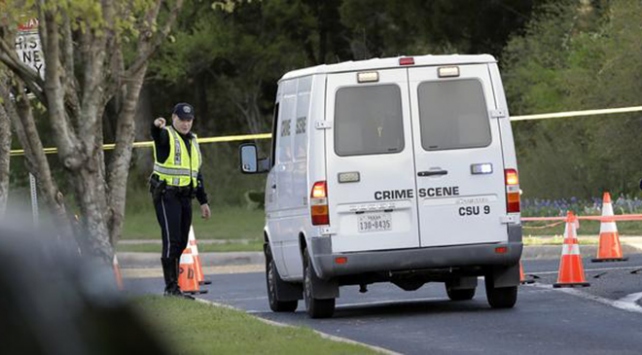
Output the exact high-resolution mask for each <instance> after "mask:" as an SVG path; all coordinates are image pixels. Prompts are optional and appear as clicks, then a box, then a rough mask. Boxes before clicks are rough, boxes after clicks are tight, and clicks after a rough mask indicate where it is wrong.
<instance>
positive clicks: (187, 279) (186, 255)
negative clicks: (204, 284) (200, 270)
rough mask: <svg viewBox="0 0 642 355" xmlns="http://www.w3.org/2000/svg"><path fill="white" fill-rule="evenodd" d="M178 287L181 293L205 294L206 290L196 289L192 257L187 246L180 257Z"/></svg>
mask: <svg viewBox="0 0 642 355" xmlns="http://www.w3.org/2000/svg"><path fill="white" fill-rule="evenodd" d="M178 287H180V289H181V291H183V293H191V294H196V293H207V290H200V289H199V287H198V281H197V280H196V271H195V268H194V257H193V256H192V250H191V249H190V247H189V246H188V247H187V248H185V250H183V254H182V255H181V260H180V265H179V268H178Z"/></svg>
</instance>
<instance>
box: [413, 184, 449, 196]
mask: <svg viewBox="0 0 642 355" xmlns="http://www.w3.org/2000/svg"><path fill="white" fill-rule="evenodd" d="M442 196H459V186H445V187H429V188H420V189H419V197H442Z"/></svg>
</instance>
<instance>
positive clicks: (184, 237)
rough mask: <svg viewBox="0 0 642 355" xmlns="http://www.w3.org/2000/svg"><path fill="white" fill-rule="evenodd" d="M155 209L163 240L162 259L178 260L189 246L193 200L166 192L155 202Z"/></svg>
mask: <svg viewBox="0 0 642 355" xmlns="http://www.w3.org/2000/svg"><path fill="white" fill-rule="evenodd" d="M154 207H155V208H156V218H157V219H158V223H159V224H160V227H161V231H162V238H163V252H162V254H161V258H164V259H178V258H180V256H181V254H182V253H183V250H184V249H185V247H186V246H187V241H188V237H189V229H190V226H191V225H192V199H191V198H190V197H189V196H179V195H177V194H176V193H173V192H172V191H166V192H165V193H164V194H163V195H162V196H161V197H160V198H159V199H158V200H156V201H154Z"/></svg>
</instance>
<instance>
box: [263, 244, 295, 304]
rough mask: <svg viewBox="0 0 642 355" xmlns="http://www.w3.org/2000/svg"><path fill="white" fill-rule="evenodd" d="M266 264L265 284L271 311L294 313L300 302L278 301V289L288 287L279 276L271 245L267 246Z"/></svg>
mask: <svg viewBox="0 0 642 355" xmlns="http://www.w3.org/2000/svg"><path fill="white" fill-rule="evenodd" d="M265 264H266V265H265V282H266V284H267V294H268V303H269V304H270V309H271V310H272V311H273V312H294V311H295V310H296V308H297V306H298V304H299V301H297V300H294V301H279V299H278V296H277V289H279V288H280V287H281V288H282V287H287V285H285V281H283V279H281V275H279V271H278V270H277V269H276V264H275V263H274V259H273V258H272V251H271V250H270V245H269V244H267V245H266V246H265Z"/></svg>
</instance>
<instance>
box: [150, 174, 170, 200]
mask: <svg viewBox="0 0 642 355" xmlns="http://www.w3.org/2000/svg"><path fill="white" fill-rule="evenodd" d="M166 186H167V181H164V180H163V181H160V180H159V179H158V177H155V176H153V177H152V178H151V179H149V192H151V193H152V198H153V199H154V201H158V200H160V198H161V196H162V195H163V193H164V192H165V187H166Z"/></svg>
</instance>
